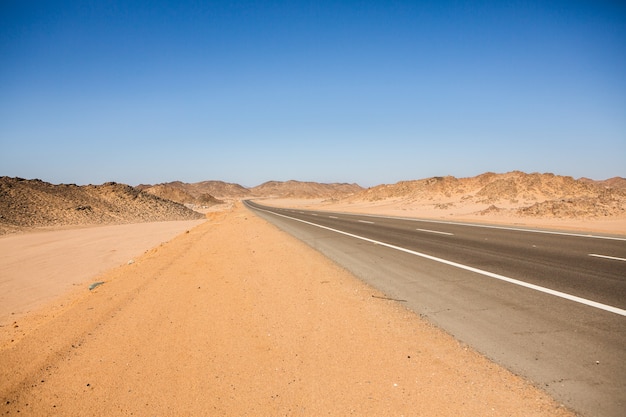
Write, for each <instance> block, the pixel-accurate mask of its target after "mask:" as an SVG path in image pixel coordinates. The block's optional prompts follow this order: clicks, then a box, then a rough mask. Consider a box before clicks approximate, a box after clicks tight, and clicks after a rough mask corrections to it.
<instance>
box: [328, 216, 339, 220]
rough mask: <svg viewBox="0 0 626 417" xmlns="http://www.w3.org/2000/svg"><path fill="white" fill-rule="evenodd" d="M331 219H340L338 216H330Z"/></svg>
mask: <svg viewBox="0 0 626 417" xmlns="http://www.w3.org/2000/svg"><path fill="white" fill-rule="evenodd" d="M328 218H329V219H338V218H339V217H337V216H328Z"/></svg>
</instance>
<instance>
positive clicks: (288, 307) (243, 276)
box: [0, 204, 572, 416]
mask: <svg viewBox="0 0 626 417" xmlns="http://www.w3.org/2000/svg"><path fill="white" fill-rule="evenodd" d="M51 233H53V232H51ZM82 233H83V234H84V235H85V236H86V235H87V234H88V233H87V231H85V230H83V232H82ZM118 237H120V238H121V237H123V235H118ZM87 240H88V239H87ZM100 250H101V251H106V250H107V246H106V245H102V246H100ZM127 257H128V256H126V258H127ZM124 259H125V258H124ZM23 262H24V263H28V260H24V261H23ZM59 262H60V261H59ZM85 262H89V261H87V260H85ZM6 263H7V260H6V259H4V260H2V266H3V268H7V266H6ZM9 266H11V265H9ZM53 266H54V265H53V264H48V265H47V266H46V267H45V268H44V269H47V268H53ZM11 267H12V268H17V269H19V268H20V267H21V265H17V264H15V263H13V264H12V266H11ZM57 267H58V265H57ZM9 269H10V268H9ZM69 269H71V268H70V265H68V266H67V270H69ZM6 270H7V269H4V270H3V271H6ZM40 270H41V272H42V274H41V276H42V277H44V278H40V279H44V280H45V274H44V273H43V269H42V268H40ZM68 273H69V271H68ZM18 276H19V274H18ZM96 280H97V281H102V282H104V284H102V285H100V286H98V287H96V288H94V289H93V290H91V291H90V290H89V289H88V284H89V283H91V282H93V281H96ZM381 296H384V294H380V293H379V292H378V291H376V290H374V289H372V288H371V287H368V286H367V285H365V284H363V283H362V282H361V281H359V280H358V279H356V278H355V277H354V276H352V275H351V274H349V273H348V272H347V271H346V270H344V269H342V268H340V267H339V266H337V265H336V264H334V263H332V262H331V261H329V260H328V259H326V258H325V257H323V256H322V255H321V254H319V253H317V252H315V251H314V250H312V249H311V248H309V247H308V246H306V245H305V244H304V243H302V242H300V241H298V240H296V239H294V238H292V237H290V236H289V235H287V234H285V233H284V232H282V231H280V230H278V229H277V228H275V227H274V226H272V225H269V224H268V223H266V222H265V221H264V220H262V219H260V218H258V217H256V216H255V215H254V214H252V213H251V212H249V211H247V210H246V209H245V208H243V207H242V206H241V205H240V204H238V205H236V206H235V207H234V208H233V209H232V210H230V211H227V212H224V213H213V214H210V215H209V221H207V222H204V223H202V224H201V225H199V226H196V227H194V228H193V229H191V230H190V231H189V232H188V233H182V234H180V235H179V236H177V237H176V238H174V239H172V240H170V241H169V242H167V243H164V244H161V245H158V246H156V247H154V248H152V249H150V250H149V251H147V252H146V253H144V254H143V255H141V256H136V257H134V262H133V263H131V264H128V263H124V264H122V265H119V266H117V267H115V268H113V269H109V270H107V271H106V272H103V273H101V274H99V275H98V276H96V277H93V278H90V279H87V280H84V281H82V282H81V283H79V285H78V286H76V288H74V289H73V290H72V291H71V292H69V293H66V294H65V296H63V297H61V298H55V299H54V300H53V301H52V302H50V303H48V304H46V305H45V307H42V308H40V309H37V310H36V311H31V312H30V313H29V314H25V315H22V316H20V317H19V318H18V319H16V320H14V321H13V322H11V323H10V324H9V325H3V327H1V328H0V332H1V333H2V341H1V342H0V369H2V371H1V372H2V377H1V378H0V414H2V415H18V413H19V415H59V416H85V415H92V416H110V415H115V416H120V415H135V416H153V415H159V416H174V415H176V416H178V415H214V416H219V415H227V416H246V415H250V416H270V415H271V416H277V415H303V416H319V415H341V416H343V415H361V416H363V415H372V416H387V415H389V416H401V415H405V416H416V415H425V416H459V415H465V416H571V415H572V414H571V413H569V412H568V411H567V410H566V409H565V408H563V407H562V406H559V404H557V403H555V402H554V401H553V400H552V399H551V398H550V397H548V396H547V395H546V394H545V393H543V392H542V391H540V390H538V389H537V388H535V387H533V386H532V385H531V384H530V383H529V382H527V381H525V380H523V379H522V378H520V377H517V376H515V375H513V374H511V373H510V372H508V371H506V370H504V369H503V368H501V367H499V366H497V365H495V364H493V363H492V362H490V361H489V360H487V359H485V358H484V357H482V356H480V355H479V354H477V353H476V352H475V351H473V350H472V349H471V348H469V347H467V346H465V345H462V344H460V343H458V342H457V341H456V340H454V339H453V338H452V337H450V336H449V335H447V334H446V333H444V332H442V331H441V330H439V329H437V328H435V327H433V326H432V325H430V324H429V323H427V322H426V321H424V320H422V319H421V318H420V317H418V316H416V315H415V314H414V313H412V312H411V311H408V310H406V309H405V308H404V307H403V306H402V305H401V303H397V302H394V301H390V300H385V299H383V298H377V297H381Z"/></svg>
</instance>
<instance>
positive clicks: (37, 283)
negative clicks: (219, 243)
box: [0, 220, 204, 341]
mask: <svg viewBox="0 0 626 417" xmlns="http://www.w3.org/2000/svg"><path fill="white" fill-rule="evenodd" d="M202 222H204V220H190V221H169V222H154V223H136V224H123V225H111V226H96V227H87V228H85V227H83V228H66V229H62V230H51V231H38V232H29V233H20V234H15V235H6V236H2V237H0V326H2V325H7V324H10V323H11V322H12V321H13V320H14V319H15V318H19V317H20V316H21V315H23V314H25V313H27V312H29V311H35V310H37V309H38V308H39V307H41V306H43V305H44V304H46V303H49V302H51V301H52V300H54V299H55V298H57V297H60V296H62V295H63V294H65V293H67V292H68V291H71V290H72V289H75V288H77V287H80V288H78V289H79V290H80V289H82V287H84V286H85V285H89V284H90V283H91V281H93V280H94V279H95V277H97V276H98V274H101V273H103V272H105V271H107V270H109V269H111V268H113V267H116V266H119V265H122V264H124V263H128V262H129V261H130V262H132V260H133V258H134V257H136V256H139V255H142V254H143V253H144V252H145V251H146V250H147V249H150V248H152V247H154V246H156V245H159V244H160V243H162V242H167V241H168V240H170V239H172V238H174V237H175V236H177V235H179V234H180V233H182V232H184V231H185V230H189V229H191V228H192V227H194V226H197V225H199V224H200V223H202ZM1 340H2V339H1V338H0V341H1Z"/></svg>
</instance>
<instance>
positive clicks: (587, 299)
mask: <svg viewBox="0 0 626 417" xmlns="http://www.w3.org/2000/svg"><path fill="white" fill-rule="evenodd" d="M246 205H247V206H248V208H250V209H251V210H253V211H254V212H255V213H257V214H258V215H260V216H262V217H264V218H266V219H267V220H269V221H270V222H272V223H273V224H275V225H276V226H278V227H280V228H281V229H283V230H285V231H287V232H289V233H291V234H293V235H295V236H296V237H298V238H300V239H301V240H303V241H305V242H306V243H308V244H309V245H310V246H312V247H314V248H316V249H317V250H319V251H321V252H322V253H324V254H325V255H326V256H328V257H330V258H331V259H333V260H334V261H335V262H337V263H339V264H340V265H342V266H344V267H345V268H346V269H348V270H350V271H351V272H353V273H354V274H355V275H357V276H358V277H359V278H361V279H362V280H364V281H365V282H367V283H369V284H370V285H372V286H374V287H376V288H378V289H380V290H382V291H383V292H385V293H386V294H387V295H388V296H389V298H392V299H395V300H399V301H400V302H402V303H403V304H405V305H406V306H407V307H408V308H410V309H411V310H413V311H414V312H416V313H417V314H419V315H421V316H424V317H426V318H427V319H428V320H430V321H431V322H433V323H434V324H436V325H438V326H439V327H441V328H443V329H444V330H446V331H447V332H449V333H450V334H452V335H453V336H455V337H456V338H457V339H458V340H459V341H461V342H463V343H467V344H468V345H470V346H472V347H473V348H475V349H477V350H478V351H480V352H481V353H483V354H484V355H486V356H487V357H489V358H490V359H492V360H494V361H496V362H497V363H499V364H501V365H503V366H505V367H507V368H508V369H510V370H511V371H513V372H515V373H517V374H520V375H522V376H524V377H526V378H528V379H529V380H531V381H533V382H534V383H535V384H536V385H538V386H540V387H541V388H543V389H545V390H546V391H547V392H549V393H550V394H551V395H553V396H554V397H555V398H556V399H557V400H559V401H560V402H562V403H563V404H565V405H567V406H568V407H570V408H572V409H574V410H575V411H577V412H579V413H582V414H583V415H587V416H623V411H624V410H625V409H626V238H624V237H619V236H600V235H588V234H576V233H566V232H560V233H559V232H550V231H541V230H535V229H519V228H506V227H495V226H479V225H475V224H462V223H452V222H440V221H432V220H418V219H405V218H392V217H385V216H368V215H353V214H346V213H331V212H323V211H317V212H316V211H304V210H298V209H279V208H270V207H266V206H261V205H259V204H257V203H254V202H251V201H247V202H246Z"/></svg>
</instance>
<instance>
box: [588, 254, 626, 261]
mask: <svg viewBox="0 0 626 417" xmlns="http://www.w3.org/2000/svg"><path fill="white" fill-rule="evenodd" d="M589 256H593V257H595V258H604V259H612V260H614V261H624V262H626V258H618V257H617V256H607V255H598V254H596V253H590V254H589Z"/></svg>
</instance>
